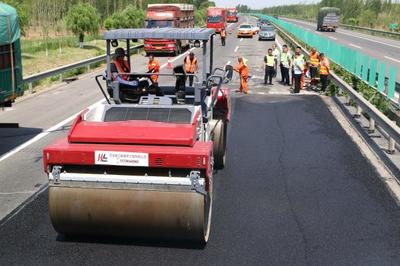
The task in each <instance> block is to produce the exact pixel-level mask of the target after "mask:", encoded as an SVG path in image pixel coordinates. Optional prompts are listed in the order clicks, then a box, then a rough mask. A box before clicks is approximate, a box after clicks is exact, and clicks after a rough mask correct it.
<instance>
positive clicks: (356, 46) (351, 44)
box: [349, 43, 362, 49]
mask: <svg viewBox="0 0 400 266" xmlns="http://www.w3.org/2000/svg"><path fill="white" fill-rule="evenodd" d="M349 45H350V46H353V47H355V48H358V49H362V47H360V46H358V45H355V44H354V43H350V44H349Z"/></svg>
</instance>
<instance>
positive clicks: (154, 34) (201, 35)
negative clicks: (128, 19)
mask: <svg viewBox="0 0 400 266" xmlns="http://www.w3.org/2000/svg"><path fill="white" fill-rule="evenodd" d="M213 34H215V30H214V29H207V28H185V29H182V28H159V29H117V30H110V31H106V32H105V33H104V35H103V39H104V40H121V39H124V40H137V39H172V40H190V41H195V40H199V41H207V40H209V39H210V38H211V36H212V35H213Z"/></svg>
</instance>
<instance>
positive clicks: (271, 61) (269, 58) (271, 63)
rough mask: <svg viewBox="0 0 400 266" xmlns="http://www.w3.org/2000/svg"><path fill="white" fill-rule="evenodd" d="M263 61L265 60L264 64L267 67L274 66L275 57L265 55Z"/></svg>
mask: <svg viewBox="0 0 400 266" xmlns="http://www.w3.org/2000/svg"><path fill="white" fill-rule="evenodd" d="M265 59H266V62H265V64H266V65H267V66H271V67H272V66H274V65H275V56H273V55H266V56H265Z"/></svg>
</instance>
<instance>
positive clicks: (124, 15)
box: [104, 5, 144, 30]
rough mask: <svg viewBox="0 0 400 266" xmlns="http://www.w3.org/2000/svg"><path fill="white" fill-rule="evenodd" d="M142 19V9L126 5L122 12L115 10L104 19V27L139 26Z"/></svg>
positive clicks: (124, 27) (125, 27) (122, 27)
mask: <svg viewBox="0 0 400 266" xmlns="http://www.w3.org/2000/svg"><path fill="white" fill-rule="evenodd" d="M143 21H144V11H143V10H141V9H137V8H135V7H134V6H133V5H128V6H127V7H126V8H125V9H124V10H123V11H122V12H115V13H114V14H112V15H111V16H110V17H108V18H107V19H106V20H105V21H104V27H105V28H106V29H107V30H109V29H127V28H139V27H141V26H142V23H143Z"/></svg>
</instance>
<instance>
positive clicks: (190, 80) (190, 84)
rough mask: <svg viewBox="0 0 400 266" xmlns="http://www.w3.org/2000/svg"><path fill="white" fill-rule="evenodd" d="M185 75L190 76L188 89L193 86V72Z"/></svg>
mask: <svg viewBox="0 0 400 266" xmlns="http://www.w3.org/2000/svg"><path fill="white" fill-rule="evenodd" d="M186 74H189V75H190V76H188V78H189V86H190V87H192V86H193V79H194V76H193V74H194V73H193V72H186Z"/></svg>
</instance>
